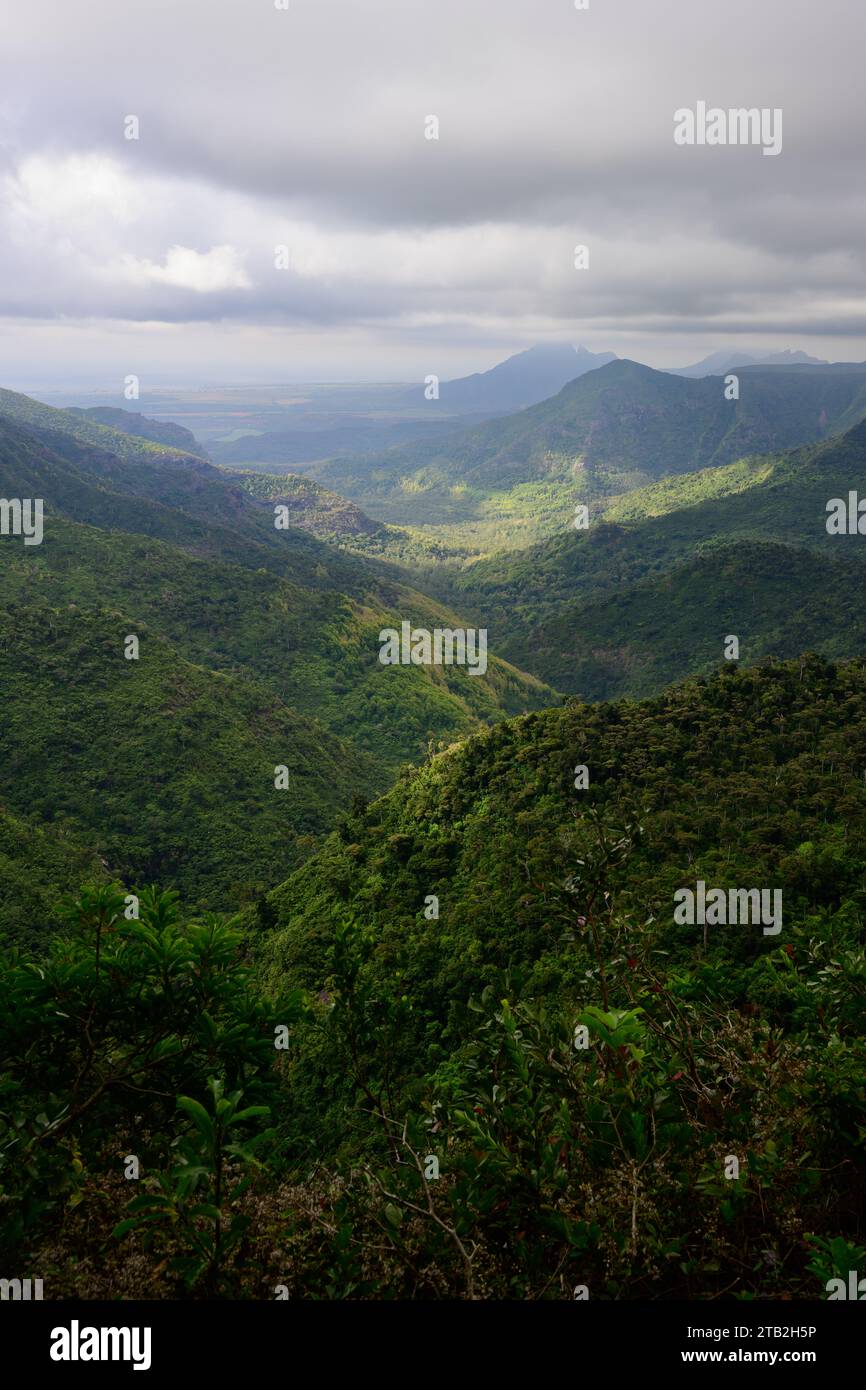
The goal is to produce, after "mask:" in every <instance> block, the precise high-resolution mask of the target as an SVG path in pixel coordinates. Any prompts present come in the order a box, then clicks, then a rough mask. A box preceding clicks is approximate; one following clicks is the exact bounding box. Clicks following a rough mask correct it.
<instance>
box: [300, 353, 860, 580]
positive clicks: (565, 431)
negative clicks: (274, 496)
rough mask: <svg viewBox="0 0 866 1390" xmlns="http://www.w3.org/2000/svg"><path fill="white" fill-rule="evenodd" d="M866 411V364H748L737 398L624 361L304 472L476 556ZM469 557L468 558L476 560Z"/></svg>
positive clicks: (706, 380)
mask: <svg viewBox="0 0 866 1390" xmlns="http://www.w3.org/2000/svg"><path fill="white" fill-rule="evenodd" d="M864 415H866V365H857V364H853V365H840V366H817V367H816V366H808V365H804V366H799V365H798V366H795V367H790V368H785V367H743V368H741V369H740V382H739V399H738V400H728V399H726V394H725V389H724V385H723V382H722V381H721V380H720V379H719V378H718V377H716V376H706V377H703V378H701V379H690V378H687V377H682V376H676V375H673V374H671V373H669V372H660V371H655V370H654V369H653V368H651V367H644V366H642V365H641V364H640V363H637V362H630V361H628V360H626V359H617V360H615V361H613V362H610V363H608V364H607V365H606V366H603V367H600V368H598V369H597V370H594V371H591V372H587V373H586V374H585V375H583V376H582V377H580V378H578V379H577V380H575V381H572V382H569V383H568V385H567V386H565V387H564V388H563V389H562V390H561V391H560V392H559V393H558V395H556V396H554V397H552V398H551V399H549V400H545V401H542V402H541V403H540V404H538V405H534V406H529V407H528V408H527V409H525V410H522V411H519V412H517V413H515V414H512V415H509V416H506V417H504V418H501V419H495V420H490V421H488V422H486V423H485V424H483V425H478V426H473V427H472V428H469V429H463V430H456V431H454V432H453V433H451V434H448V435H446V436H444V437H442V438H440V439H437V440H428V441H425V442H421V443H416V444H413V445H406V446H402V447H400V448H397V449H391V450H388V451H386V452H384V453H381V454H375V455H371V456H366V457H364V458H358V457H354V458H337V459H331V460H329V461H327V462H325V463H319V464H315V465H312V466H311V467H309V468H307V469H305V470H304V471H305V473H306V474H307V475H308V476H310V477H313V478H314V479H315V480H316V481H317V482H320V483H322V485H323V486H325V487H326V488H328V489H330V490H331V491H333V492H337V493H339V494H341V495H342V496H344V497H347V498H349V499H350V500H351V501H353V502H355V503H356V504H357V505H358V506H360V507H361V508H362V509H363V510H364V511H365V512H367V513H368V514H369V515H370V516H372V517H374V518H375V519H377V520H381V521H385V522H390V523H392V524H395V525H402V526H410V527H421V528H424V530H425V532H426V533H427V534H428V535H432V534H434V533H436V534H441V536H442V537H443V538H446V539H447V537H448V536H449V534H451V533H453V532H454V530H455V528H457V529H458V530H459V531H460V534H461V535H462V536H463V537H464V538H465V543H466V545H467V549H468V548H469V547H471V545H472V544H474V545H475V546H476V553H478V552H479V551H480V552H481V553H483V552H487V553H490V552H492V551H494V550H496V549H503V548H509V547H513V546H515V545H522V544H528V543H530V542H532V541H533V540H537V539H539V538H541V537H542V536H544V535H549V534H552V533H554V532H556V531H559V530H561V529H562V528H563V527H565V526H568V525H569V524H570V518H571V516H572V515H573V512H574V506H575V504H577V503H581V502H583V503H588V504H589V503H593V504H594V505H595V508H596V513H595V514H596V515H597V514H598V510H599V509H603V508H604V507H606V506H608V505H610V503H611V501H612V499H613V498H615V497H618V496H621V495H622V494H624V493H628V492H630V491H633V490H634V489H636V488H640V487H645V486H646V485H647V484H649V483H652V482H655V481H657V480H659V479H661V478H664V477H668V476H672V475H675V474H681V473H688V472H692V471H694V470H696V469H702V468H707V467H717V466H719V465H724V464H728V463H731V462H733V461H734V460H736V459H738V458H743V457H745V456H747V455H750V454H758V453H769V452H772V451H775V450H778V449H786V448H792V447H794V446H796V445H798V444H802V443H807V442H812V441H817V440H820V439H823V438H826V437H827V436H829V435H831V434H834V433H838V432H841V431H843V430H845V429H847V428H849V427H850V426H851V425H853V424H855V423H856V422H857V421H859V420H860V419H862V418H863V416H864ZM470 553H471V552H470Z"/></svg>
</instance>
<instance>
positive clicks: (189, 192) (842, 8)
mask: <svg viewBox="0 0 866 1390" xmlns="http://www.w3.org/2000/svg"><path fill="white" fill-rule="evenodd" d="M0 22H2V29H0V32H2V42H0V183H2V199H0V262H2V271H3V273H2V275H0V384H4V385H11V386H19V387H24V388H26V387H28V386H30V387H32V388H34V389H35V388H37V387H38V386H40V385H44V386H49V385H58V386H66V385H68V386H74V385H84V384H92V385H94V386H97V385H104V386H105V387H106V388H107V389H111V387H112V386H113V384H114V383H115V382H117V381H119V380H122V378H123V376H125V375H126V374H127V373H130V372H134V373H136V374H138V375H140V376H141V378H142V384H143V386H146V385H147V384H157V383H158V384H160V385H183V384H194V385H198V384H205V383H207V382H230V381H235V382H251V381H258V382H280V381H291V380H339V379H349V380H364V379H367V380H370V379H381V380H410V379H418V378H422V377H423V376H424V375H426V374H427V373H428V372H435V373H437V374H439V375H441V376H443V377H449V376H454V375H459V374H462V373H463V372H466V371H473V370H479V369H483V368H485V367H488V366H490V365H492V364H493V363H494V362H496V361H497V360H499V359H500V358H502V357H503V356H506V355H507V354H508V353H510V352H512V351H515V350H518V349H520V348H522V347H526V346H529V345H530V344H531V343H533V342H544V341H571V342H574V343H578V342H580V343H585V344H586V345H587V346H589V347H591V348H592V349H594V350H596V351H600V350H602V349H609V350H611V351H614V352H616V353H618V354H619V355H620V356H630V357H636V358H639V359H640V360H643V361H647V362H649V363H651V364H652V365H656V366H676V365H685V364H686V363H688V362H690V361H693V360H694V359H696V358H698V357H701V356H703V355H704V354H705V353H707V352H710V351H713V350H715V349H718V348H721V347H726V346H728V345H731V346H737V347H749V346H751V347H759V346H760V347H766V348H768V349H773V348H780V347H799V348H803V349H805V350H807V351H810V352H813V353H815V355H817V356H821V357H829V358H831V359H836V360H857V361H862V360H863V359H864V358H866V180H864V177H863V174H864V167H863V166H864V153H863V151H864V127H866V121H864V117H866V94H864V89H866V81H864V77H863V52H864V39H866V6H864V4H863V0H820V3H819V0H724V3H719V0H590V8H589V10H588V11H578V10H576V9H575V5H574V0H288V9H287V10H278V9H276V7H275V4H274V0H139V3H134V2H132V0H126V3H124V0H32V3H29V4H27V3H21V0H0ZM698 101H706V102H707V103H708V104H709V105H710V106H718V107H722V108H725V109H727V108H731V107H740V106H748V107H753V106H754V107H759V108H765V107H766V108H781V109H782V111H783V148H782V152H781V154H779V155H778V156H777V157H767V156H765V155H763V153H762V150H761V148H759V147H755V146H721V147H703V148H699V147H696V146H691V147H685V146H677V145H676V144H675V143H674V140H673V130H674V111H675V110H677V109H678V108H682V107H694V106H695V104H696V103H697V102H698ZM131 115H132V116H136V117H137V118H138V122H139V139H137V140H128V139H126V138H125V137H124V121H125V118H126V117H128V116H131ZM431 115H434V116H436V117H437V118H438V121H439V139H438V140H428V139H425V122H426V120H427V118H428V117H429V116H431ZM578 244H583V245H586V246H588V247H589V253H590V264H589V269H588V270H576V269H575V266H574V248H575V246H576V245H578ZM282 245H285V246H287V247H288V251H289V268H288V269H277V268H276V267H275V265H274V249H275V247H277V246H282Z"/></svg>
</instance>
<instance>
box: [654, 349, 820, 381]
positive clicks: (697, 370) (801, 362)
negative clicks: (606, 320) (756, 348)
mask: <svg viewBox="0 0 866 1390" xmlns="http://www.w3.org/2000/svg"><path fill="white" fill-rule="evenodd" d="M795 366H809V367H826V366H829V363H827V362H826V361H825V360H824V359H823V358H822V357H810V356H809V354H808V353H807V352H800V351H792V350H791V349H790V348H786V349H785V350H784V351H783V352H767V353H762V354H761V355H760V356H758V357H754V356H753V355H752V354H751V353H748V352H737V351H736V350H734V351H731V350H729V349H727V348H723V349H722V350H721V351H720V352H711V353H710V355H709V357H704V358H702V359H701V361H700V362H694V363H693V364H692V366H691V367H668V369H667V370H668V371H670V372H672V373H673V374H674V375H675V376H725V375H726V374H727V373H728V372H731V371H734V369H735V368H737V367H795Z"/></svg>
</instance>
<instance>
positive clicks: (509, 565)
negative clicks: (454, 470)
mask: <svg viewBox="0 0 866 1390" xmlns="http://www.w3.org/2000/svg"><path fill="white" fill-rule="evenodd" d="M852 489H853V490H857V489H859V490H860V491H861V492H862V493H866V423H861V424H859V425H857V426H855V427H854V428H853V429H851V430H849V431H848V432H847V433H846V434H844V435H841V436H838V437H834V438H832V439H830V440H827V441H825V442H824V443H822V444H820V445H812V446H809V447H806V448H803V449H799V450H794V451H791V452H787V453H784V454H781V455H776V456H771V457H764V458H755V459H747V460H743V461H739V462H737V463H734V464H730V465H728V466H727V467H724V468H716V469H708V470H705V471H703V472H699V473H694V474H685V475H683V476H681V477H677V478H673V479H669V480H667V481H666V482H664V483H660V484H656V485H654V486H652V487H649V488H646V489H645V490H642V491H636V492H633V493H630V494H629V495H628V496H627V497H625V498H623V499H622V500H621V501H620V503H619V504H618V505H617V507H614V508H612V509H611V511H610V512H609V514H608V515H607V517H606V518H605V519H604V520H603V521H602V522H600V523H599V524H598V525H597V526H595V527H591V528H590V529H589V530H587V531H582V532H576V531H571V532H564V533H563V534H561V535H560V536H557V537H555V538H553V539H551V540H549V541H547V542H544V543H543V544H541V545H538V546H536V547H532V548H529V549H526V550H522V551H519V552H516V553H514V554H512V555H500V556H494V557H492V558H490V559H489V560H486V561H480V562H479V563H477V564H475V565H473V566H471V567H470V568H469V569H467V570H466V571H465V572H464V574H462V575H461V576H460V577H459V578H458V579H457V580H456V582H455V583H454V585H453V591H452V594H451V599H452V601H453V602H456V603H458V604H460V605H462V607H463V608H465V609H468V610H469V611H470V612H471V613H474V614H475V616H476V620H478V619H479V618H480V617H481V616H483V620H484V621H487V622H490V623H491V624H495V625H499V624H504V623H506V622H507V623H509V624H510V636H509V639H508V640H507V641H506V642H505V643H504V645H503V647H502V650H503V653H504V654H505V655H506V656H508V657H509V658H510V659H511V660H512V661H515V662H517V661H519V660H520V659H521V657H522V658H523V659H524V660H525V662H526V665H527V668H528V669H529V670H533V671H535V672H536V673H537V674H539V675H540V676H541V677H542V678H543V679H545V680H547V681H549V682H550V683H551V684H556V685H557V687H558V688H559V689H562V690H565V691H568V692H578V693H580V694H582V695H585V696H587V697H591V698H597V699H610V698H614V697H616V696H618V695H625V694H628V695H641V694H647V693H651V692H654V691H657V690H659V689H661V688H662V687H663V686H664V685H666V684H668V683H669V682H670V681H672V680H675V679H678V678H680V677H682V676H683V675H686V674H688V673H694V672H699V671H701V672H708V671H710V670H712V669H714V667H715V666H716V665H717V664H718V663H719V661H720V660H721V659H722V650H723V639H724V637H725V636H726V635H727V634H729V633H733V634H735V635H738V636H739V638H740V643H741V659H742V660H743V661H746V662H753V661H757V660H760V659H763V658H765V657H767V656H774V657H777V658H784V657H790V656H793V655H794V654H795V653H797V652H799V651H802V650H805V649H811V650H813V651H818V652H822V653H824V654H825V655H827V656H833V657H839V656H853V655H855V654H857V653H858V652H859V651H861V650H863V649H864V648H866V629H864V625H863V623H862V621H861V617H860V609H859V603H858V598H859V593H860V589H861V585H862V577H863V575H864V574H866V571H864V569H863V561H864V559H866V552H864V546H863V539H862V537H860V536H847V535H846V536H830V535H828V534H827V530H826V520H827V511H826V504H827V502H828V500H829V499H830V498H832V497H847V495H848V492H849V491H850V490H852Z"/></svg>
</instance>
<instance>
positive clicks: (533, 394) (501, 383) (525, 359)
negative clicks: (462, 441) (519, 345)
mask: <svg viewBox="0 0 866 1390" xmlns="http://www.w3.org/2000/svg"><path fill="white" fill-rule="evenodd" d="M615 356H616V354H615V353H613V352H590V351H589V349H588V348H585V347H577V348H575V347H572V346H571V344H570V343H550V344H546V343H539V344H537V345H536V346H535V347H531V348H527V349H526V351H525V352H518V353H515V354H514V356H513V357H507V358H506V359H505V361H504V362H500V363H498V365H497V366H495V367H491V369H490V371H487V372H474V373H473V374H472V376H463V377H457V378H456V379H455V380H454V381H443V382H441V383H440V385H439V397H438V399H437V400H431V401H428V400H426V398H425V388H424V386H423V385H419V386H417V387H414V388H413V389H412V390H411V391H409V392H407V394H406V396H405V403H406V405H407V406H408V405H414V406H417V405H424V406H426V407H427V409H429V411H430V413H431V414H433V413H435V412H436V411H437V410H440V411H445V412H447V413H449V414H451V413H454V412H459V413H460V414H466V413H469V412H472V411H478V412H481V411H483V412H487V413H490V414H498V413H506V412H508V413H510V412H512V411H515V410H521V409H523V407H524V406H527V405H536V404H537V403H538V402H539V401H543V400H546V399H547V398H548V396H555V395H556V393H557V392H558V391H561V390H562V388H563V386H565V384H566V383H567V382H569V381H574V380H576V378H577V377H579V376H583V375H584V373H586V372H592V371H595V369H596V368H597V367H603V366H604V365H605V364H606V363H607V362H612V361H613V360H614V358H615Z"/></svg>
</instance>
